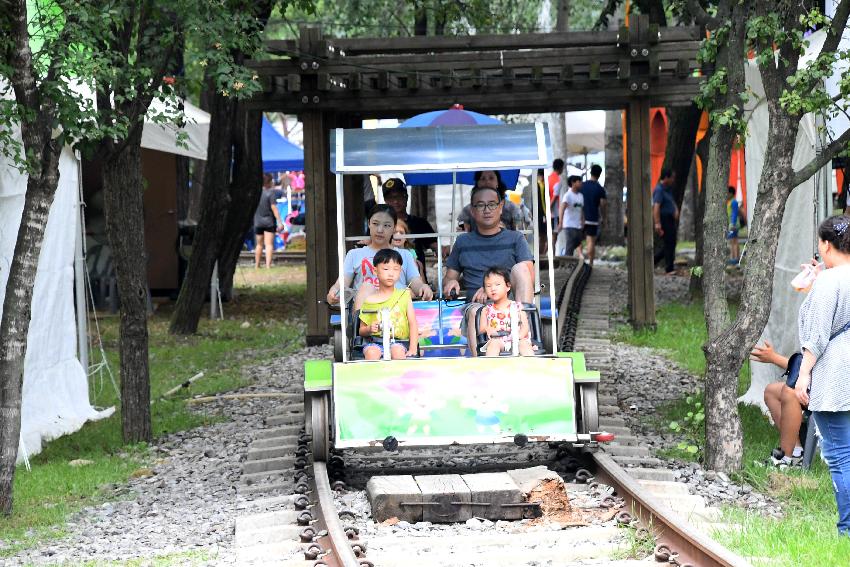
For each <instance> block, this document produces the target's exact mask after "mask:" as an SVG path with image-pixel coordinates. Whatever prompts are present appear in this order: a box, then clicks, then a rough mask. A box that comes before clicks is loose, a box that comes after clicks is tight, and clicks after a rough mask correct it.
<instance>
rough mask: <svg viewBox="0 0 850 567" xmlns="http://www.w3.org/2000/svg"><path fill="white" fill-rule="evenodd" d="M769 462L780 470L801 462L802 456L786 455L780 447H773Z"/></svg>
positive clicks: (797, 465)
mask: <svg viewBox="0 0 850 567" xmlns="http://www.w3.org/2000/svg"><path fill="white" fill-rule="evenodd" d="M770 463H771V464H772V465H773V466H774V467H776V468H778V469H779V470H781V471H784V470H786V469H789V468H791V467H799V466H802V464H803V457H802V456H800V457H788V456H786V455H785V454H784V453H782V450H781V449H774V450H773V451H771V454H770Z"/></svg>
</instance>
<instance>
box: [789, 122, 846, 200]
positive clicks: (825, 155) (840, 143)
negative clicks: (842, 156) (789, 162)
mask: <svg viewBox="0 0 850 567" xmlns="http://www.w3.org/2000/svg"><path fill="white" fill-rule="evenodd" d="M848 143H850V128H848V129H847V130H845V131H844V133H843V134H841V135H840V136H839V137H837V138H836V139H834V140H833V141H832V142H831V143H830V144H829V145H828V146H827V147H825V148H824V149H823V150H822V151H821V152H820V154H819V155H817V156H815V158H814V159H813V160H812V161H810V162H809V163H807V164H806V165H805V166H803V167H802V168H801V169H798V170H797V171H795V172H794V177H792V178H791V183H790V185H791V187H796V186H798V185H800V184H801V183H803V182H804V181H806V180H807V179H808V178H809V177H811V176H813V175H814V174H815V172H816V171H817V170H819V169H820V168H822V167H823V166H825V165H826V164H827V163H829V162H830V160H832V158H834V157H835V156H837V155H838V154H839V153H840V152H841V151H842V150H844V149H846V147H847V144H848Z"/></svg>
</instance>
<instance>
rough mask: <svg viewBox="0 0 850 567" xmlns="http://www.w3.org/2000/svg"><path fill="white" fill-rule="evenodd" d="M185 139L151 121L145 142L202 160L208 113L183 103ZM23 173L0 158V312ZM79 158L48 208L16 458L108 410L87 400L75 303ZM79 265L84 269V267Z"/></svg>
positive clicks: (67, 160) (70, 155)
mask: <svg viewBox="0 0 850 567" xmlns="http://www.w3.org/2000/svg"><path fill="white" fill-rule="evenodd" d="M186 115H187V118H189V120H188V121H187V124H186V125H185V126H184V128H183V130H184V131H185V133H186V134H187V136H188V139H187V140H186V145H187V146H188V147H180V146H178V145H177V144H176V138H177V132H178V130H177V129H176V128H174V127H169V126H163V125H158V124H153V123H151V122H147V123H146V124H145V129H144V133H143V136H142V146H143V147H145V148H148V149H154V150H159V151H164V152H169V153H174V154H180V155H186V156H189V157H194V158H199V159H205V158H206V147H207V136H208V132H209V115H208V114H207V113H205V112H203V111H202V110H200V109H198V108H196V107H194V106H192V105H190V104H188V103H186ZM26 183H27V179H26V176H25V175H23V174H21V173H20V172H19V171H18V170H17V169H16V168H15V167H13V166H12V165H11V163H10V162H9V161H8V160H6V159H5V158H2V157H0V315H2V306H3V297H4V294H5V290H6V282H7V279H8V274H9V266H10V265H11V263H12V257H13V254H14V248H15V240H16V238H17V232H18V226H19V225H20V221H21V214H22V211H23V206H24V195H25V193H26ZM80 192H81V187H80V163H79V161H78V159H77V158H76V157H75V155H74V152H73V151H72V150H71V149H70V148H65V149H64V150H63V152H62V156H61V158H60V161H59V187H58V189H57V192H56V197H55V200H54V202H53V205H52V207H51V209H50V216H49V218H48V222H47V228H46V231H45V235H44V243H43V245H42V250H41V256H40V258H39V263H38V271H37V273H36V279H35V288H34V290H33V302H32V318H31V322H30V329H29V335H28V337H27V345H28V348H27V354H26V360H25V364H24V387H23V402H22V408H21V411H22V416H21V445H20V450H19V451H18V455H19V460H22V459H24V458H25V457H26V456H28V455H33V454H35V453H38V452H39V451H40V450H41V446H42V443H43V442H44V441H49V440H51V439H55V438H56V437H59V436H61V435H64V434H66V433H71V432H74V431H76V430H77V429H79V428H80V427H81V426H82V425H83V423H85V422H86V421H87V420H94V419H100V418H103V417H107V416H108V415H111V414H112V412H113V411H114V408H109V409H106V410H97V409H95V408H93V407H92V406H91V404H90V402H89V396H88V392H89V389H88V380H87V375H86V369H84V368H83V366H82V365H81V363H80V359H79V352H78V337H77V311H78V310H79V311H80V312H81V313H80V316H81V317H83V318H84V317H86V314H85V312H84V311H85V306H84V305H79V306H76V307H75V295H74V269H75V253H76V250H75V246H81V239H80V238H78V236H79V235H80V233H81V229H80V214H79V212H80V211H79V203H80ZM82 269H85V267H84V266H82Z"/></svg>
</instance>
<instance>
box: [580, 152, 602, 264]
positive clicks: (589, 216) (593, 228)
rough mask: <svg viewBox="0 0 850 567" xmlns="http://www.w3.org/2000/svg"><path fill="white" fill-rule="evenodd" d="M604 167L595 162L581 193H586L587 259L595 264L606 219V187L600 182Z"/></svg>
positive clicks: (585, 232) (585, 230)
mask: <svg viewBox="0 0 850 567" xmlns="http://www.w3.org/2000/svg"><path fill="white" fill-rule="evenodd" d="M600 175H602V167H601V166H600V165H599V164H596V163H595V164H593V166H592V167H591V168H590V179H588V180H587V181H585V182H584V183H582V185H581V194H582V195H584V234H585V236H587V260H588V262H589V263H590V265H591V266H592V265H593V258H594V257H595V256H596V240H597V239H598V238H599V228H600V226H601V225H602V221H603V219H605V209H606V208H607V204H608V203H607V201H606V199H607V198H608V196H607V195H606V194H605V188H604V187H602V185H600V184H599V176H600Z"/></svg>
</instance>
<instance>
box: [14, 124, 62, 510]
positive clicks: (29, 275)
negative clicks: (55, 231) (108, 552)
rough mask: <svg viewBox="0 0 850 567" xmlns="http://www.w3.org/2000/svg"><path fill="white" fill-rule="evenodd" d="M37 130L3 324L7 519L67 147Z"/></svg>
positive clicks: (28, 135) (31, 139)
mask: <svg viewBox="0 0 850 567" xmlns="http://www.w3.org/2000/svg"><path fill="white" fill-rule="evenodd" d="M32 129H34V128H32V126H30V128H24V132H23V138H24V144H25V147H26V148H28V149H29V148H36V147H39V148H43V153H42V154H41V163H40V165H41V171H40V172H38V173H33V174H31V175H30V176H29V179H27V192H26V195H25V197H24V210H23V214H22V215H21V224H20V226H19V227H18V237H17V240H16V242H15V251H14V255H13V256H12V264H11V266H9V279H8V280H7V283H6V293H5V295H4V297H3V318H2V321H0V380H2V384H0V513H2V514H3V515H6V516H9V515H10V514H11V513H12V496H13V494H12V486H13V483H14V480H15V468H16V467H15V462H16V461H17V458H18V445H19V444H20V437H21V400H22V389H23V383H24V359H25V357H26V353H27V336H28V334H29V327H30V315H31V312H32V295H33V286H34V285H35V276H36V269H37V268H38V259H39V256H40V255H41V244H42V241H43V240H44V230H45V228H46V226H47V217H48V214H49V213H50V206H51V205H52V204H53V197H54V196H55V195H56V188H57V186H58V184H59V154H60V153H61V151H62V144H61V143H59V142H57V141H56V140H51V141H49V142H48V143H47V144H42V143H40V142H41V139H39V138H38V137H37V134H36V133H35V132H32ZM27 130H30V131H29V132H27ZM48 133H49V130H48Z"/></svg>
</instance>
